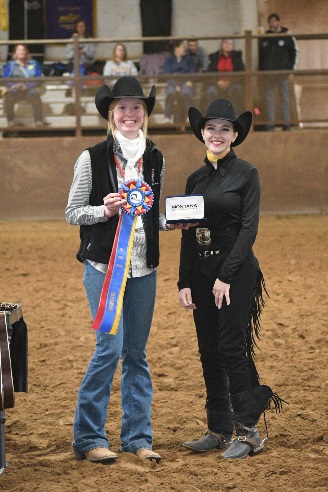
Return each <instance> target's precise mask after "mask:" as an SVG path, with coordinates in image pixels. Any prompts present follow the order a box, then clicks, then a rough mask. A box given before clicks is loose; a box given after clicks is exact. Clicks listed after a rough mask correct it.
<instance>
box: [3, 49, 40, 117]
mask: <svg viewBox="0 0 328 492" xmlns="http://www.w3.org/2000/svg"><path fill="white" fill-rule="evenodd" d="M42 75H43V74H42V68H41V65H40V64H39V63H38V62H37V61H36V60H33V59H31V58H30V54H29V51H28V48H27V46H26V45H25V44H17V45H15V46H14V48H13V51H12V61H8V62H7V63H6V65H5V68H4V71H3V77H21V78H22V80H21V81H16V82H8V83H6V88H5V89H4V108H5V112H6V116H7V121H8V126H9V127H10V126H14V125H15V122H14V107H15V104H16V103H18V102H20V101H22V100H23V99H25V100H26V101H28V102H29V103H31V105H32V108H33V116H34V120H35V126H42V125H43V124H44V123H43V118H42V102H41V97H40V92H39V88H38V86H39V85H40V83H39V82H36V81H28V80H26V79H28V78H29V77H42ZM24 79H25V80H24Z"/></svg>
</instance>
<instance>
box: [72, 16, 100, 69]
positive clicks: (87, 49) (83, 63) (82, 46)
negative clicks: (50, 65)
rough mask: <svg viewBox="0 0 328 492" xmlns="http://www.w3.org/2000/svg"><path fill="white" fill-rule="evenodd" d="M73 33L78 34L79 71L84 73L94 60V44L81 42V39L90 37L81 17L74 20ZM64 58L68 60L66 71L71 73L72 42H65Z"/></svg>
mask: <svg viewBox="0 0 328 492" xmlns="http://www.w3.org/2000/svg"><path fill="white" fill-rule="evenodd" d="M73 34H78V35H79V54H80V73H81V75H86V74H87V72H88V71H89V70H90V69H91V68H92V64H93V62H94V61H95V56H96V45H95V44H94V43H84V42H83V39H86V38H90V36H89V34H88V31H87V26H86V24H85V22H84V20H82V19H79V20H77V21H75V27H74V33H73ZM66 58H67V61H68V65H67V71H68V72H69V73H72V72H73V67H74V43H68V44H67V46H66Z"/></svg>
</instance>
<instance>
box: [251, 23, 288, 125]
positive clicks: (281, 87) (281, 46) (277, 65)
mask: <svg viewBox="0 0 328 492" xmlns="http://www.w3.org/2000/svg"><path fill="white" fill-rule="evenodd" d="M268 24H269V29H268V30H267V31H266V34H279V33H281V34H282V36H274V37H273V36H270V37H269V36H268V37H264V38H260V39H259V70H294V68H295V65H296V61H297V46H296V41H295V39H294V38H293V37H291V36H283V34H287V33H288V32H289V31H288V29H287V27H282V26H281V22H280V16H279V15H278V14H276V13H273V14H270V15H269V17H268ZM289 85H290V84H289V76H288V75H268V76H266V77H265V78H264V87H265V101H266V109H267V116H268V120H269V124H268V126H267V129H268V130H273V129H274V122H275V116H276V111H275V109H276V105H275V93H276V90H277V91H278V93H279V97H280V105H281V113H282V119H283V130H290V127H291V112H290V87H289Z"/></svg>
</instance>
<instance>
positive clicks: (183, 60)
mask: <svg viewBox="0 0 328 492" xmlns="http://www.w3.org/2000/svg"><path fill="white" fill-rule="evenodd" d="M196 70H197V69H196V65H195V62H194V60H193V58H192V57H191V56H190V55H187V54H186V47H185V43H184V41H182V40H178V41H174V42H173V43H172V53H171V55H169V56H168V57H167V58H166V60H165V62H164V68H163V73H171V74H178V75H181V74H190V73H195V72H196ZM186 79H187V80H186ZM193 96H194V85H193V83H192V82H191V80H188V78H187V77H186V78H183V79H182V78H180V77H179V78H176V79H171V80H169V81H168V84H167V87H166V100H165V122H172V116H173V121H174V123H177V124H178V125H179V126H180V129H181V131H184V130H185V122H186V118H187V114H188V108H189V107H190V106H191V104H192V102H193Z"/></svg>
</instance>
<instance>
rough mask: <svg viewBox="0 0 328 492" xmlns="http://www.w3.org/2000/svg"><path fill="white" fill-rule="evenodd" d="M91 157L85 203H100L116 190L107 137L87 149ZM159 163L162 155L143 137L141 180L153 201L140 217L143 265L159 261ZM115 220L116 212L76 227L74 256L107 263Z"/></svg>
mask: <svg viewBox="0 0 328 492" xmlns="http://www.w3.org/2000/svg"><path fill="white" fill-rule="evenodd" d="M87 150H88V151H89V153H90V157H91V169H92V190H91V194H90V198H89V204H90V205H93V206H97V205H103V203H104V202H103V198H104V197H105V196H106V195H108V194H109V193H116V192H117V191H118V183H117V171H116V164H115V160H114V153H113V139H112V137H111V136H109V137H108V139H107V140H106V141H104V142H101V143H99V144H97V145H95V146H94V147H91V148H89V149H87ZM162 166H163V156H162V154H161V152H160V151H159V150H158V149H157V147H156V146H155V144H154V143H153V142H152V141H151V140H149V139H147V143H146V150H145V153H144V155H143V175H144V180H145V181H146V182H147V183H148V184H149V185H150V186H151V188H152V190H153V192H154V202H153V206H152V208H151V209H150V211H149V212H148V213H147V214H146V215H143V216H142V220H143V224H144V228H145V233H146V238H147V266H148V268H156V267H157V266H158V264H159V201H160V174H161V170H162ZM117 223H118V214H117V215H114V216H113V217H111V218H110V219H108V220H107V221H106V222H97V223H96V224H93V225H82V226H81V227H80V239H81V243H80V248H79V251H78V253H77V255H76V257H77V259H78V260H79V261H81V262H83V261H84V260H92V261H96V262H99V263H108V262H109V257H110V253H111V251H112V247H113V243H114V237H115V233H116V228H117Z"/></svg>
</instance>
